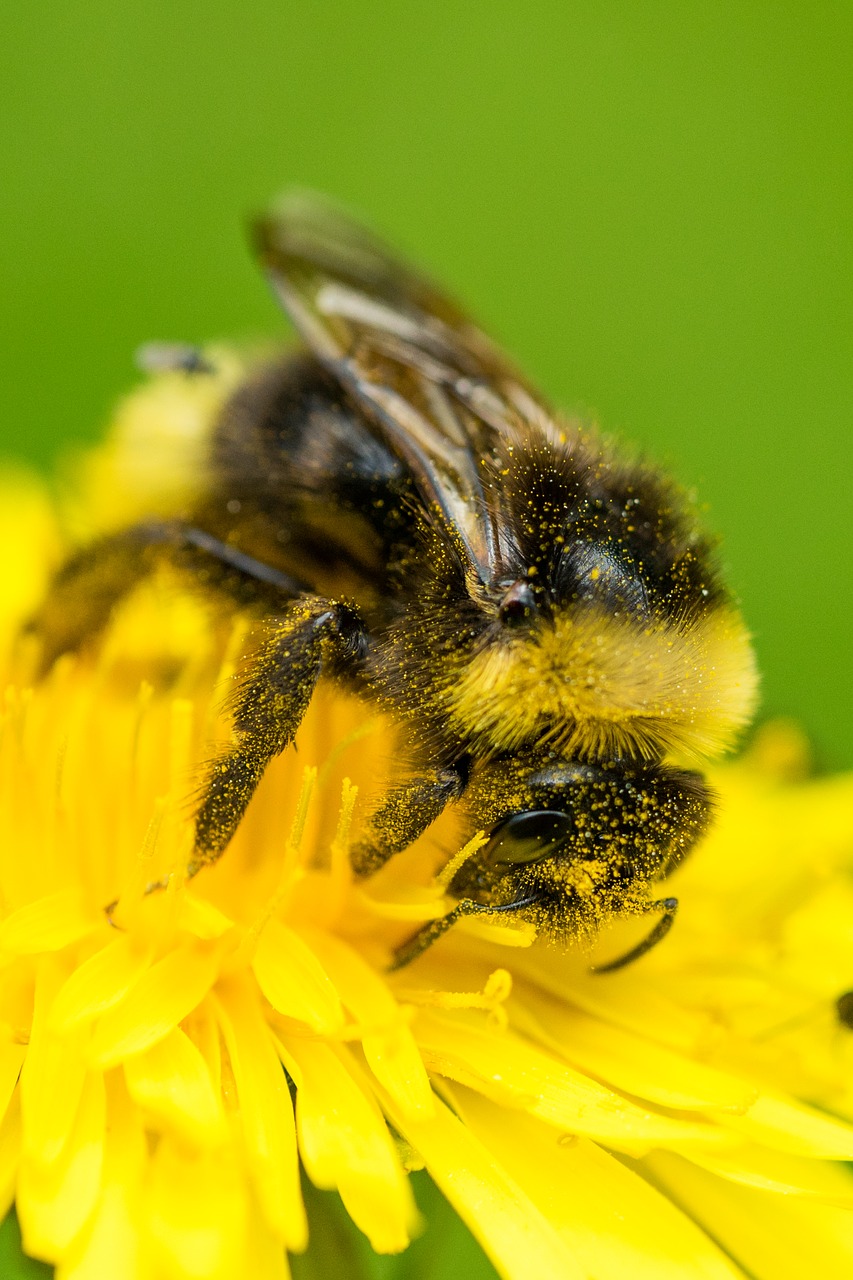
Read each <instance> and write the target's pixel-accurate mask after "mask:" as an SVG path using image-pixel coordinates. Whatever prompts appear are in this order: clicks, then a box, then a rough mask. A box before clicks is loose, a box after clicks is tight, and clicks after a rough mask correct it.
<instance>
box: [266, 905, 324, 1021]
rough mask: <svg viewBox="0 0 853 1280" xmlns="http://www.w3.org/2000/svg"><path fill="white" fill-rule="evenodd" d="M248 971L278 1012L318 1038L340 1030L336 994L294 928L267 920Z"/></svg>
mask: <svg viewBox="0 0 853 1280" xmlns="http://www.w3.org/2000/svg"><path fill="white" fill-rule="evenodd" d="M252 968H253V970H254V973H255V977H256V978H257V980H258V985H259V986H260V988H261V991H263V993H264V995H265V996H266V998H267V1000H269V1002H270V1004H271V1005H272V1007H273V1008H274V1009H277V1010H278V1012H279V1013H282V1014H284V1015H285V1016H286V1017H288V1018H295V1019H296V1020H297V1021H298V1022H304V1023H306V1024H307V1025H308V1026H309V1027H311V1028H312V1029H313V1030H314V1031H316V1032H317V1033H318V1034H320V1035H334V1034H335V1033H336V1032H338V1031H340V1030H341V1028H342V1027H343V1025H344V1013H343V1009H342V1008H341V1002H340V998H339V996H338V993H337V991H336V990H335V987H334V985H333V983H332V981H331V979H330V978H329V976H328V974H327V973H326V971H325V969H324V968H323V966H322V964H321V963H320V961H319V960H318V958H317V956H316V955H315V953H314V951H313V950H312V949H311V948H310V947H309V946H308V945H307V944H306V943H305V942H303V940H302V938H300V936H299V934H298V933H297V932H296V931H295V930H294V929H290V928H288V927H287V925H284V924H282V923H281V921H279V920H275V919H273V920H268V921H267V922H266V924H265V925H264V928H263V931H262V933H261V936H260V938H259V939H258V944H257V948H256V950H255V955H254V959H253V961H252Z"/></svg>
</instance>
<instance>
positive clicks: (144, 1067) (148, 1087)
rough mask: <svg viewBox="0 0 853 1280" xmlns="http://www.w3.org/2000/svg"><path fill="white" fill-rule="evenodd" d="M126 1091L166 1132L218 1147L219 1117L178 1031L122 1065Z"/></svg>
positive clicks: (197, 1062) (204, 1076)
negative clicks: (170, 1129) (156, 1119)
mask: <svg viewBox="0 0 853 1280" xmlns="http://www.w3.org/2000/svg"><path fill="white" fill-rule="evenodd" d="M124 1075H125V1079H126V1081H127V1087H128V1091H129V1093H130V1096H131V1097H132V1098H133V1100H134V1101H135V1102H136V1103H138V1104H139V1106H141V1107H145V1108H146V1110H147V1111H149V1112H150V1113H151V1114H152V1115H153V1116H156V1117H157V1118H158V1119H159V1120H160V1122H161V1123H162V1124H163V1125H164V1126H165V1127H167V1128H172V1129H174V1130H175V1131H176V1132H177V1133H179V1134H182V1135H183V1136H184V1137H185V1138H186V1139H187V1140H188V1141H189V1142H191V1143H193V1144H194V1145H196V1146H199V1147H204V1148H209V1147H215V1146H218V1145H219V1144H220V1143H222V1142H224V1140H225V1138H226V1135H227V1128H226V1125H225V1113H224V1111H223V1109H222V1102H221V1099H220V1097H219V1096H218V1095H217V1094H216V1093H215V1092H214V1089H213V1082H212V1081H211V1078H210V1072H209V1070H208V1067H207V1063H206V1062H205V1060H204V1058H203V1057H202V1055H201V1053H200V1052H199V1051H198V1049H197V1048H196V1046H195V1045H194V1044H193V1042H192V1040H190V1038H189V1036H187V1035H185V1034H184V1032H183V1031H182V1030H181V1029H180V1027H175V1028H174V1029H173V1030H172V1031H170V1032H169V1034H168V1035H166V1036H164V1038H163V1039H162V1040H158V1042H157V1043H156V1044H154V1045H152V1046H151V1048H150V1049H146V1050H145V1052H143V1053H137V1054H134V1055H133V1057H131V1058H128V1059H127V1061H126V1062H125V1064H124Z"/></svg>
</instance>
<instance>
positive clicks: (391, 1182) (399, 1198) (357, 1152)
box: [284, 1036, 417, 1253]
mask: <svg viewBox="0 0 853 1280" xmlns="http://www.w3.org/2000/svg"><path fill="white" fill-rule="evenodd" d="M284 1047H285V1049H286V1052H287V1054H288V1055H289V1056H291V1057H292V1058H293V1060H294V1062H295V1064H296V1067H297V1068H298V1073H299V1089H298V1092H297V1095H296V1124H297V1131H298V1134H299V1150H300V1154H301V1156H302V1160H303V1163H304V1165H305V1169H306V1171H307V1173H308V1176H309V1177H310V1179H311V1181H312V1182H313V1183H314V1184H315V1186H317V1187H320V1188H323V1189H326V1190H328V1189H331V1188H333V1187H336V1188H337V1190H338V1191H339V1193H340V1196H341V1199H342V1200H343V1202H344V1204H345V1205H346V1208H347V1212H348V1213H349V1215H350V1217H351V1218H352V1220H353V1222H355V1223H356V1225H357V1226H358V1227H360V1228H361V1230H362V1231H363V1232H364V1234H365V1235H366V1236H367V1238H368V1240H369V1241H370V1243H371V1245H372V1247H373V1248H374V1249H375V1250H376V1252H377V1253H398V1252H399V1251H400V1250H401V1249H405V1247H406V1245H407V1244H408V1243H409V1240H410V1238H411V1235H412V1233H413V1230H414V1228H415V1226H416V1225H417V1211H416V1209H415V1205H414V1200H413V1198H412V1193H411V1189H410V1187H409V1180H408V1178H407V1177H406V1175H405V1173H404V1171H403V1169H402V1167H401V1165H400V1161H399V1159H398V1156H397V1153H396V1150H395V1148H394V1144H393V1142H392V1141H391V1137H390V1134H389V1133H388V1127H387V1125H386V1123H385V1121H384V1119H383V1117H382V1114H381V1112H380V1111H379V1108H378V1107H377V1106H376V1104H375V1103H374V1102H372V1100H371V1099H369V1098H368V1097H367V1095H366V1094H365V1093H364V1092H363V1091H362V1090H361V1088H360V1087H359V1085H358V1083H357V1082H356V1080H355V1079H354V1078H353V1075H352V1073H351V1072H350V1071H349V1070H348V1069H347V1066H346V1064H345V1058H342V1057H341V1056H339V1052H336V1051H335V1050H334V1049H333V1048H332V1047H331V1046H329V1045H324V1044H320V1043H318V1042H316V1041H313V1040H307V1039H305V1040H302V1039H298V1038H297V1037H296V1036H289V1037H287V1038H286V1040H285V1041H284ZM340 1052H341V1053H343V1054H344V1055H345V1053H346V1051H345V1050H341V1051H340Z"/></svg>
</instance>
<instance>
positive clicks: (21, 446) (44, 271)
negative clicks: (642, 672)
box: [0, 0, 853, 765]
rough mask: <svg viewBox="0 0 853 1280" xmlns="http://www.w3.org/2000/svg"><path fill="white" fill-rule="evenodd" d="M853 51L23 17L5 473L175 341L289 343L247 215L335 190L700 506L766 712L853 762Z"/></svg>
mask: <svg viewBox="0 0 853 1280" xmlns="http://www.w3.org/2000/svg"><path fill="white" fill-rule="evenodd" d="M851 48H853V6H851V5H850V3H849V0H845V2H844V3H837V4H827V3H823V2H822V0H802V2H797V3H791V2H788V3H786V2H785V0H776V2H775V3H772V2H770V0H768V2H766V3H762V2H760V0H737V2H735V3H732V2H731V0H729V2H728V3H727V2H725V0H724V2H723V3H718V4H716V5H713V6H712V5H708V4H707V2H703V3H699V2H694V0H686V2H684V3H681V2H680V0H662V2H661V0H646V3H643V4H638V3H633V2H632V0H609V2H608V0H601V2H599V3H587V4H575V3H571V2H570V0H548V2H545V0H527V2H526V3H524V4H522V3H518V2H515V3H513V2H512V0H489V2H486V0H482V2H479V0H460V2H458V3H451V2H450V0H430V3H427V4H418V3H403V2H393V0H373V3H366V0H337V2H335V3H331V2H329V0H327V2H326V3H321V2H320V0H317V2H309V0H277V2H275V0H246V2H244V3H241V4H238V3H234V2H233V0H203V2H202V0H184V2H183V3H180V2H179V3H174V0H169V2H167V0H146V2H145V3H144V4H143V3H130V2H129V0H75V3H74V4H66V3H59V2H58V0H53V3H50V2H49V3H46V4H45V3H42V4H38V3H37V4H35V5H20V6H14V7H12V6H7V8H6V12H5V21H4V36H3V48H2V52H0V61H2V67H0V85H2V89H0V93H2V95H3V98H4V106H3V111H2V118H0V130H2V154H0V173H2V184H0V220H2V234H0V258H2V279H3V282H4V285H3V293H4V306H3V308H2V321H0V323H2V327H3V332H2V340H0V348H2V359H3V361H4V364H5V366H6V367H5V369H4V371H3V376H2V386H0V397H2V414H0V421H2V424H3V426H2V430H3V446H4V452H7V453H12V454H13V455H18V456H21V457H24V458H27V459H30V460H32V461H34V462H36V463H38V464H39V465H41V466H44V467H47V466H49V465H50V462H51V459H52V458H53V456H54V455H55V453H56V452H57V450H59V449H60V448H61V447H62V446H63V445H64V444H65V443H66V442H68V441H75V440H82V439H89V440H93V439H95V438H96V437H97V435H98V433H99V431H100V430H101V429H102V427H103V424H104V422H105V419H106V417H107V414H108V412H109V409H110V405H111V402H112V401H113V399H114V398H115V397H116V395H117V394H118V393H120V392H121V391H122V390H123V389H125V388H126V387H127V386H128V385H129V384H130V383H131V382H132V381H133V380H134V377H135V376H136V375H135V372H134V369H133V365H132V352H133V351H134V348H135V347H137V345H138V344H139V343H141V342H143V341H145V340H148V339H151V338H169V339H173V338H174V339H189V340H197V339H207V338H211V337H223V336H231V335H234V336H240V337H246V336H254V335H260V334H275V333H278V332H283V331H284V326H283V322H282V320H281V318H280V317H279V315H278V314H277V312H276V308H275V306H274V304H273V302H272V301H271V299H270V297H269V296H268V294H267V290H266V289H265V287H264V285H263V283H262V282H261V280H260V279H259V277H258V274H257V272H256V270H255V268H254V266H253V264H252V262H251V261H250V259H249V255H248V253H247V250H246V244H245V236H244V230H243V226H244V221H245V217H246V214H247V212H248V211H250V210H252V209H253V208H256V207H257V206H259V205H262V204H263V203H265V202H266V201H267V200H268V198H269V197H270V196H271V195H272V194H273V193H275V192H276V191H278V190H279V189H280V188H282V187H283V186H286V185H288V184H293V183H297V184H302V185H309V186H313V187H317V188H320V189H322V190H325V191H327V192H329V193H330V194H332V195H334V196H335V197H337V198H339V199H341V200H343V201H345V202H347V203H350V204H352V205H354V206H355V207H356V208H358V209H361V210H362V211H363V212H364V213H365V214H366V215H367V216H368V217H369V218H370V219H371V220H372V221H374V222H375V223H376V225H377V226H379V227H381V228H382V229H383V230H384V231H385V232H386V233H387V234H389V235H390V236H391V237H392V238H393V239H394V240H396V241H397V242H399V243H401V244H402V245H403V246H405V247H406V248H407V249H408V250H409V252H410V253H412V254H413V255H415V256H416V257H417V258H418V259H419V260H421V261H423V262H425V263H426V264H428V265H429V266H430V268H431V269H432V270H433V272H434V273H435V274H437V275H438V276H439V277H440V278H441V279H443V280H446V281H447V282H448V283H449V284H450V285H452V287H453V288H454V289H455V290H456V291H457V292H458V293H459V294H461V296H462V297H463V298H465V299H467V300H468V301H469V303H470V304H471V307H472V309H473V310H474V312H475V314H476V315H477V316H478V317H479V318H480V319H481V321H482V322H483V323H484V324H485V326H486V327H488V328H489V329H490V330H491V331H492V332H493V333H494V334H495V335H497V336H498V337H499V338H500V339H501V340H502V341H503V342H504V344H505V345H506V346H507V347H508V348H509V350H510V351H511V352H513V353H514V354H515V355H516V356H517V357H518V358H519V359H520V360H521V362H522V363H523V364H524V365H525V366H526V368H527V369H528V370H529V372H530V373H531V375H533V376H534V377H535V378H536V379H538V381H539V382H540V383H541V385H542V386H543V387H544V389H545V390H546V391H547V393H548V394H549V395H550V396H551V398H552V399H553V400H554V401H556V402H557V403H558V404H560V405H562V406H564V407H566V408H580V409H582V410H583V411H584V412H586V413H588V414H590V415H592V416H595V417H597V418H598V419H599V420H600V422H601V423H602V424H603V425H604V426H605V427H606V428H607V429H608V430H612V431H617V432H619V433H621V434H624V436H625V437H627V438H629V439H631V440H633V441H637V442H639V443H640V444H641V445H642V446H643V447H644V448H645V449H647V450H648V451H649V452H650V453H651V454H653V455H654V456H657V457H659V458H661V459H662V460H663V461H664V462H666V463H667V464H668V465H669V466H671V467H672V468H673V470H674V471H675V472H676V473H677V474H678V475H679V476H680V477H681V478H682V479H683V480H684V481H686V482H687V483H688V484H690V485H694V484H695V485H696V486H697V487H698V489H699V492H700V493H701V495H702V496H703V498H704V499H706V500H707V502H708V503H709V505H710V516H709V518H710V521H711V524H712V526H713V527H714V528H716V529H717V530H718V531H719V532H721V533H722V534H723V536H724V550H725V557H726V560H727V562H728V565H729V567H730V574H731V578H732V580H733V582H734V584H735V586H736V589H737V591H738V592H739V594H740V596H741V598H742V600H743V602H744V607H745V610H746V614H747V617H748V619H749V621H750V624H751V626H752V627H753V629H754V631H755V635H756V639H757V644H758V649H759V655H760V661H761V666H762V669H763V672H764V709H765V711H766V712H772V713H777V712H789V713H792V714H794V715H796V716H798V717H799V718H800V719H801V720H802V721H803V722H804V723H805V724H806V726H807V727H808V728H809V730H810V731H811V732H812V734H813V735H814V737H815V739H816V741H817V744H818V748H819V752H820V755H821V758H822V760H823V761H824V762H825V763H827V764H831V765H838V764H842V763H845V762H846V763H851V762H853V734H851V727H853V726H852V725H851V719H853V716H851V698H850V696H849V689H850V686H851V683H853V681H851V676H853V660H851V645H850V635H849V630H850V617H851V590H850V568H849V566H850V558H851V557H850V552H851V545H852V544H853V539H852V538H851V523H852V522H853V499H851V494H850V487H851V480H853V466H851V461H853V458H852V457H851V454H853V443H851V441H853V431H852V430H851V428H853V361H851V309H850V304H851V293H853V290H851V284H853V255H851V249H850V237H851V203H853V202H851V194H853V149H851V118H853V113H851V84H853V65H851V64H853V58H851Z"/></svg>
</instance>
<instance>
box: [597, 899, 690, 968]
mask: <svg viewBox="0 0 853 1280" xmlns="http://www.w3.org/2000/svg"><path fill="white" fill-rule="evenodd" d="M677 910H678V899H677V898H661V900H660V901H659V902H652V903H650V904H649V911H660V912H661V918H660V920H658V922H657V924H656V925H655V927H654V928H653V929H652V931H651V932H650V933H649V934H648V936H647V937H645V938H644V939H643V941H642V942H639V943H638V944H637V946H636V947H632V948H631V950H630V951H626V952H625V954H624V955H623V956H619V957H618V959H616V960H611V961H610V962H609V964H595V965H591V966H590V970H589V971H590V973H594V974H595V976H596V977H598V976H599V975H600V974H602V973H614V972H615V971H616V970H617V969H624V968H625V966H626V965H629V964H633V963H634V961H635V960H639V959H640V956H644V955H646V953H647V952H649V951H651V949H652V947H656V946H657V944H658V943H659V942H660V940H661V938H665V937H666V935H667V934H668V933H669V931H670V929H671V928H672V925H673V922H674V920H675V913H676V911H677Z"/></svg>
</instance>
